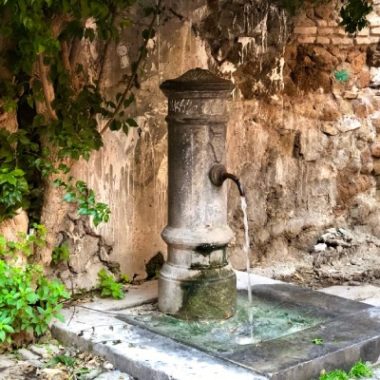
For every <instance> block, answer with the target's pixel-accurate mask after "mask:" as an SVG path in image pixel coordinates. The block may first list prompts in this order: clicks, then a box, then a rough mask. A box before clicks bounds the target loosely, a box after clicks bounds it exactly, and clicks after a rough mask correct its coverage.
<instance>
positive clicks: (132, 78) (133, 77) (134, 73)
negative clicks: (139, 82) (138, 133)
mask: <svg viewBox="0 0 380 380" xmlns="http://www.w3.org/2000/svg"><path fill="white" fill-rule="evenodd" d="M160 5H161V0H159V1H158V3H157V10H156V12H154V14H153V17H152V20H151V22H150V24H149V27H148V33H149V34H148V36H151V35H152V30H153V26H154V23H155V22H156V20H157V16H158V12H159V8H160ZM148 42H149V38H146V39H145V41H144V44H143V45H142V46H141V48H140V54H139V56H138V58H137V61H136V62H135V64H134V70H133V71H132V75H131V76H130V77H129V79H128V82H127V86H126V88H125V90H124V91H123V93H122V95H121V97H120V99H119V101H118V102H117V104H116V107H115V110H114V112H113V114H112V116H111V117H110V118H109V119H108V121H107V122H106V124H105V125H104V127H103V128H102V129H101V131H100V134H101V135H102V134H103V133H104V132H105V131H106V130H107V129H108V128H109V126H110V125H111V123H112V122H113V121H114V120H115V117H116V115H117V113H118V112H119V111H120V109H121V107H122V106H123V103H124V100H125V99H126V97H127V95H128V93H129V91H130V90H131V89H132V87H133V84H134V82H135V80H136V76H137V72H138V69H139V67H140V65H141V63H142V61H143V59H144V57H145V55H146V48H147V45H148Z"/></svg>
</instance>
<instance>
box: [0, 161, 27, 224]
mask: <svg viewBox="0 0 380 380" xmlns="http://www.w3.org/2000/svg"><path fill="white" fill-rule="evenodd" d="M28 192H29V187H28V182H27V181H26V179H25V173H24V172H23V171H22V170H21V169H9V168H2V169H0V221H2V220H4V219H7V218H9V217H12V216H14V215H15V213H16V210H17V209H19V208H20V207H23V206H25V196H26V194H28Z"/></svg>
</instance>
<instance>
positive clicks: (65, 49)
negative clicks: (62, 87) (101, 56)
mask: <svg viewBox="0 0 380 380" xmlns="http://www.w3.org/2000/svg"><path fill="white" fill-rule="evenodd" d="M61 54H62V63H63V67H64V68H65V70H66V71H67V74H68V76H69V78H70V82H71V87H72V89H73V90H74V92H77V91H78V90H79V83H78V80H77V78H76V76H75V74H74V72H73V69H72V67H71V63H70V52H69V46H68V44H67V41H61Z"/></svg>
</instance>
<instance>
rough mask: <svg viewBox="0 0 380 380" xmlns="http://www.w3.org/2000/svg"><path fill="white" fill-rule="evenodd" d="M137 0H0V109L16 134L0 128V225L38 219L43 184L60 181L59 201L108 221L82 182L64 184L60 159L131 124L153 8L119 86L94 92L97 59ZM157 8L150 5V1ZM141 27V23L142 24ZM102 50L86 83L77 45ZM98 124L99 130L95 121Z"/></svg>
mask: <svg viewBox="0 0 380 380" xmlns="http://www.w3.org/2000/svg"><path fill="white" fill-rule="evenodd" d="M136 2H137V0H60V1H55V0H54V1H53V0H0V18H1V20H2V22H1V23H0V67H2V70H0V94H1V99H0V106H1V108H2V109H3V111H5V112H12V111H15V112H16V113H17V119H18V126H19V129H18V131H17V132H15V133H12V132H8V131H5V130H0V167H1V171H0V197H1V201H0V221H1V220H3V219H6V218H9V217H12V216H13V215H14V214H15V212H16V211H17V209H18V208H20V207H22V208H29V213H30V216H31V217H32V219H34V220H38V217H39V214H40V210H41V199H42V197H43V190H41V189H42V184H43V183H46V181H47V180H49V179H50V178H51V176H52V175H54V176H55V177H58V178H60V179H61V182H60V183H59V184H58V186H60V187H61V188H65V190H67V193H66V195H65V199H66V200H67V201H69V202H71V203H75V204H77V205H78V206H79V210H80V212H79V213H80V214H81V215H89V216H90V217H92V220H93V222H94V224H95V225H97V224H99V223H100V222H106V221H107V220H108V219H109V209H108V207H107V205H105V204H104V203H97V202H96V201H95V194H94V192H93V191H92V190H90V189H88V188H87V186H86V185H85V184H83V182H81V181H79V182H77V183H75V182H73V180H72V178H69V180H66V175H67V173H68V172H69V170H70V165H66V163H67V162H72V161H73V160H79V159H81V158H83V159H86V160H87V159H89V157H90V155H91V153H92V152H93V151H95V150H98V149H99V148H100V147H101V146H102V145H103V141H102V133H103V132H104V130H105V129H111V130H123V131H124V132H125V133H128V130H129V128H130V127H136V126H137V123H136V121H135V120H134V119H133V117H131V116H130V115H129V114H128V112H127V109H128V107H130V106H131V104H132V103H133V102H134V100H135V96H134V93H133V90H134V86H135V79H136V75H137V71H138V68H139V64H140V63H141V62H142V61H143V59H144V58H145V56H146V54H147V48H146V46H147V43H148V40H149V39H150V38H152V37H153V36H154V30H153V24H154V20H155V17H156V15H157V14H158V13H159V11H160V10H159V6H157V5H153V6H149V7H144V8H143V12H141V14H142V16H141V17H142V18H143V17H147V21H146V24H148V27H147V29H146V30H144V31H143V33H142V38H141V43H142V46H141V48H140V50H139V54H138V57H137V58H136V62H133V63H132V74H131V75H130V76H128V77H127V78H124V79H126V88H125V90H124V91H123V92H121V93H120V94H118V95H117V97H116V99H108V98H106V97H105V96H104V94H102V93H101V87H102V86H101V85H102V76H103V72H104V70H103V69H104V68H103V65H104V62H105V60H106V58H107V57H106V56H107V52H108V48H109V45H110V43H112V42H113V41H117V39H118V36H119V34H120V31H121V30H122V29H123V28H124V27H125V26H127V25H130V24H131V20H129V19H128V17H127V16H121V14H124V13H121V11H122V10H123V11H125V10H126V9H128V8H129V7H131V6H132V5H134V4H135V3H136ZM152 3H153V4H156V2H153V0H152ZM89 20H91V22H89ZM141 21H142V22H145V21H144V20H141ZM95 38H96V40H97V43H98V45H99V46H103V49H104V51H103V52H102V53H101V59H100V62H99V67H98V68H97V73H98V76H97V77H96V78H89V76H88V72H87V71H86V69H85V68H84V67H83V66H82V64H81V63H80V62H79V61H80V59H79V58H78V56H79V54H80V50H81V49H80V46H81V44H82V43H83V42H84V41H86V40H87V41H89V42H93V41H94V40H95ZM99 118H100V119H103V120H105V121H106V122H105V128H104V129H103V130H99V127H98V125H99V123H98V120H99Z"/></svg>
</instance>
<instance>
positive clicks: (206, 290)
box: [158, 69, 243, 320]
mask: <svg viewBox="0 0 380 380" xmlns="http://www.w3.org/2000/svg"><path fill="white" fill-rule="evenodd" d="M233 88H234V85H233V84H232V83H231V82H230V81H227V80H224V79H221V78H218V77H217V76H215V75H214V74H212V73H211V72H209V71H207V70H202V69H193V70H190V71H188V72H187V73H185V74H184V75H182V76H180V77H179V78H177V79H173V80H168V81H166V82H164V83H163V84H162V85H161V89H162V91H163V92H164V94H165V95H166V96H167V97H168V99H169V102H168V104H169V112H168V116H167V118H166V120H167V122H168V130H169V133H168V145H169V148H168V162H169V164H168V167H169V173H168V174H169V177H168V182H169V194H168V199H169V205H168V206H169V209H168V225H167V227H166V228H165V229H164V231H163V232H162V237H163V239H164V240H165V242H166V243H167V244H168V260H167V262H166V263H165V265H164V266H163V268H162V270H161V272H160V279H159V298H158V305H159V309H160V310H161V311H162V312H164V313H167V314H171V315H174V316H176V317H179V318H183V319H189V320H194V319H195V320H196V319H202V320H204V319H206V320H207V319H213V320H218V319H225V318H229V317H231V316H232V315H233V314H234V313H235V309H236V276H235V273H234V271H233V269H232V268H231V266H230V264H229V263H228V257H227V245H228V243H229V242H230V241H231V239H232V238H233V233H232V231H231V229H230V228H229V227H228V224H227V192H226V187H225V186H222V185H223V182H224V180H225V179H227V178H230V179H232V180H233V181H235V182H236V183H237V185H238V187H239V191H240V194H241V195H242V194H243V191H242V188H241V186H240V182H239V181H238V179H237V177H235V176H234V175H232V174H230V173H228V172H227V171H226V169H225V166H224V164H225V159H226V150H225V142H226V127H227V100H228V99H229V98H230V97H231V92H232V90H233Z"/></svg>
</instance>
